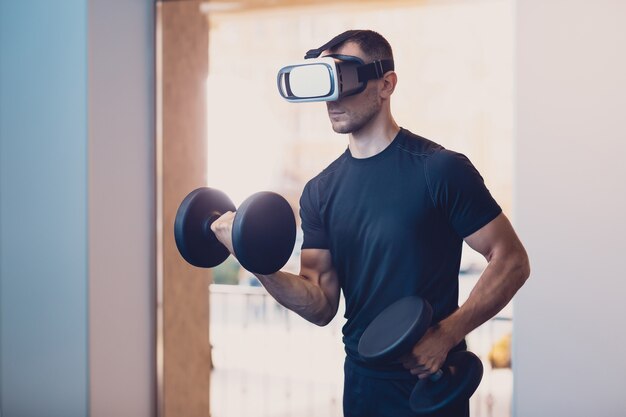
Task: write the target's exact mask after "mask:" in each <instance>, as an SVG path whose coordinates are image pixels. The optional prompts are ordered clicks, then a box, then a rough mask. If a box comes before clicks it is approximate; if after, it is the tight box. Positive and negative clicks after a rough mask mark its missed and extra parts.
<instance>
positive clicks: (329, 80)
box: [277, 30, 394, 103]
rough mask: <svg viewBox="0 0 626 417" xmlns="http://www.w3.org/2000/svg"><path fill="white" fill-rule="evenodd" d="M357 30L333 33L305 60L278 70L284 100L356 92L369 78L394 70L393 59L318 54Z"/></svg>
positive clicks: (317, 98)
mask: <svg viewBox="0 0 626 417" xmlns="http://www.w3.org/2000/svg"><path fill="white" fill-rule="evenodd" d="M358 32H359V31H356V30H352V31H347V32H344V33H342V34H341V35H338V36H336V37H335V38H333V39H332V40H331V41H329V42H327V43H326V44H324V45H323V46H321V47H319V48H317V49H311V50H310V51H308V52H307V53H306V55H305V57H304V58H305V59H304V61H300V62H297V63H294V64H291V65H287V66H285V67H283V68H281V69H280V70H279V71H278V79H277V82H278V92H279V93H280V95H281V96H282V97H283V98H284V99H285V100H287V101H290V102H292V103H302V102H311V101H335V100H339V99H341V98H343V97H347V96H351V95H354V94H359V93H360V92H362V91H363V90H365V87H367V82H368V81H369V80H375V79H379V78H382V77H383V75H384V74H385V73H386V72H388V71H393V69H394V64H393V60H392V59H383V60H379V61H374V62H371V63H368V64H365V63H364V62H363V60H362V59H360V58H359V57H356V56H351V55H338V54H333V55H326V56H323V57H321V58H318V57H319V55H320V54H321V53H322V52H323V51H325V50H327V49H330V48H332V47H334V46H337V45H339V44H340V43H342V42H344V41H346V40H348V39H349V38H350V37H352V36H354V35H355V34H356V33H358Z"/></svg>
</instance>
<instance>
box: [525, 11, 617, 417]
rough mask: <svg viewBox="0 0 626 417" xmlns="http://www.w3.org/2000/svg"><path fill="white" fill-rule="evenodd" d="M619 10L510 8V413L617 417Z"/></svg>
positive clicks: (574, 416)
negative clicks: (521, 281)
mask: <svg viewBox="0 0 626 417" xmlns="http://www.w3.org/2000/svg"><path fill="white" fill-rule="evenodd" d="M625 19H626V2H624V1H621V0H601V1H594V2H590V1H584V0H575V1H571V0H570V1H564V0H563V1H545V0H523V1H519V2H518V3H517V14H516V25H517V29H516V30H517V33H516V36H517V53H516V73H517V74H516V76H517V86H516V89H517V99H516V107H517V109H516V122H517V130H516V173H515V176H516V185H515V201H516V202H515V212H516V227H517V229H518V231H519V233H520V235H521V237H522V239H523V241H524V243H525V244H526V246H527V248H528V250H529V254H530V257H531V263H532V275H531V278H530V280H529V282H528V284H527V286H526V287H525V288H524V289H523V290H522V291H521V293H520V294H519V295H518V297H517V300H516V303H515V329H514V344H513V345H514V351H513V354H514V357H513V358H514V372H515V373H514V375H515V377H514V378H515V380H514V415H515V416H516V417H527V416H528V417H541V416H546V417H557V416H568V417H576V416H581V417H583V416H594V417H601V416H606V417H617V416H624V415H626V394H625V393H624V387H625V376H626V357H625V356H624V346H626V331H624V329H625V328H626V323H625V319H626V298H625V296H626V272H625V271H626V268H625V267H626V263H625V254H626V241H625V236H626V221H625V220H624V216H625V213H626V185H625V181H626V160H625V155H626V54H625V53H624V51H626V25H624V21H625Z"/></svg>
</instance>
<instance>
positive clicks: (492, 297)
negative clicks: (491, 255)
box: [439, 254, 530, 343]
mask: <svg viewBox="0 0 626 417" xmlns="http://www.w3.org/2000/svg"><path fill="white" fill-rule="evenodd" d="M529 274H530V269H529V266H528V258H527V257H526V256H525V254H520V255H519V256H515V257H508V258H504V259H497V258H496V259H492V260H491V261H490V262H489V265H488V266H487V268H486V269H485V271H484V272H483V274H482V275H481V277H480V279H479V280H478V282H477V283H476V286H475V287H474V289H473V290H472V292H471V293H470V296H469V297H468V299H467V301H466V302H465V303H464V304H463V305H462V306H461V307H460V308H459V309H458V310H456V311H455V312H454V313H452V314H451V315H450V316H449V317H447V318H446V319H444V320H442V321H441V322H440V323H439V325H440V328H441V329H442V330H444V331H445V332H446V333H448V334H449V335H450V336H451V337H452V338H453V339H454V341H455V343H459V342H460V341H461V340H462V339H463V338H464V337H465V336H466V335H467V334H468V333H469V332H471V331H472V330H474V329H475V328H477V327H478V326H480V325H481V324H483V323H485V322H486V321H487V320H489V319H491V318H492V317H493V316H495V315H496V314H497V313H498V312H499V311H500V310H502V309H503V308H504V307H505V306H506V305H507V304H508V303H509V301H511V299H512V298H513V296H514V295H515V293H516V292H517V291H518V290H519V289H520V287H521V286H522V285H523V284H524V282H525V281H526V279H527V278H528V276H529Z"/></svg>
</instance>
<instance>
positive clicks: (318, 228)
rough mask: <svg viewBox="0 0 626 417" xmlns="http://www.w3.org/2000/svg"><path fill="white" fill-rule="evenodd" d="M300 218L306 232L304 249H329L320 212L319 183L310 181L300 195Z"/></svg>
mask: <svg viewBox="0 0 626 417" xmlns="http://www.w3.org/2000/svg"><path fill="white" fill-rule="evenodd" d="M300 218H301V219H302V232H303V234H304V238H303V242H302V249H329V244H328V234H327V233H326V229H325V228H324V224H323V222H322V219H321V214H320V201H319V189H318V184H317V183H316V182H314V180H311V181H309V182H308V183H307V184H306V185H305V187H304V191H302V196H301V197H300Z"/></svg>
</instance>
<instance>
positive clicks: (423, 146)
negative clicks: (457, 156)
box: [397, 128, 445, 157]
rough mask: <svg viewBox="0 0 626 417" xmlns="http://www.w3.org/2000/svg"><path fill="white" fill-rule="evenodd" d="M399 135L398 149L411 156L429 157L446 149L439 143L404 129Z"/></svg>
mask: <svg viewBox="0 0 626 417" xmlns="http://www.w3.org/2000/svg"><path fill="white" fill-rule="evenodd" d="M398 135H399V136H398V141H397V147H398V149H400V150H401V151H403V152H406V153H409V154H411V155H415V156H420V157H428V156H431V155H434V154H436V153H439V152H441V151H442V150H445V148H444V147H443V146H441V145H440V144H438V143H437V142H434V141H432V140H430V139H427V138H425V137H423V136H420V135H417V134H415V133H413V132H411V131H409V130H407V129H404V128H402V129H401V130H400V133H399V134H398Z"/></svg>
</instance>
